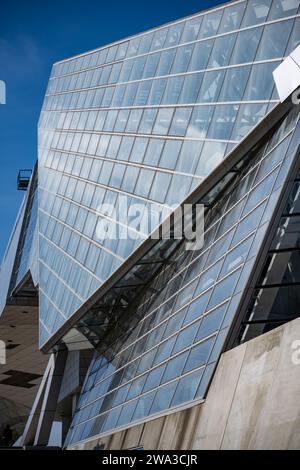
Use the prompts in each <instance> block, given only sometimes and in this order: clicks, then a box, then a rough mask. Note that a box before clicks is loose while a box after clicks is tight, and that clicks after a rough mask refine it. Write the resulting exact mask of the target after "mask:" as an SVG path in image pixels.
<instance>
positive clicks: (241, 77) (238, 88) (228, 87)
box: [219, 66, 270, 101]
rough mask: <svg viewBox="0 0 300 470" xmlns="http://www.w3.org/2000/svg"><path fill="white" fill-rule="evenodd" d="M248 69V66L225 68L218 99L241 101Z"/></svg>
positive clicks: (249, 68)
mask: <svg viewBox="0 0 300 470" xmlns="http://www.w3.org/2000/svg"><path fill="white" fill-rule="evenodd" d="M250 70H251V67H250V66H246V67H237V68H232V69H229V70H227V72H226V77H225V80H224V84H223V87H222V91H221V93H220V97H219V101H241V100H242V97H243V94H244V90H245V87H246V85H247V80H248V77H249V73H250ZM268 87H269V89H270V86H269V85H268Z"/></svg>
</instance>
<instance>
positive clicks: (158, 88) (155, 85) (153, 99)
mask: <svg viewBox="0 0 300 470" xmlns="http://www.w3.org/2000/svg"><path fill="white" fill-rule="evenodd" d="M166 84H167V80H166V79H159V80H153V82H152V88H151V91H150V96H149V100H148V101H149V104H160V103H161V99H162V97H163V94H164V91H165V88H166Z"/></svg>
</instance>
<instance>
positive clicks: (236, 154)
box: [40, 99, 292, 352]
mask: <svg viewBox="0 0 300 470" xmlns="http://www.w3.org/2000/svg"><path fill="white" fill-rule="evenodd" d="M291 107H292V102H291V100H290V99H287V100H286V101H285V102H284V103H278V105H276V106H275V107H274V108H273V109H272V110H271V111H270V112H269V113H268V114H267V115H266V116H265V118H264V119H263V120H262V121H261V122H259V123H258V124H257V126H256V127H254V129H253V130H252V131H251V132H250V133H249V134H248V135H247V136H246V137H245V138H244V139H243V140H242V141H241V142H240V144H238V145H237V146H236V147H235V148H234V149H233V150H232V151H231V152H230V153H229V154H228V155H227V156H226V158H225V160H223V161H222V162H221V163H220V164H219V165H218V166H217V167H216V168H215V169H214V170H213V171H212V172H211V173H210V175H208V176H207V177H206V178H205V179H204V180H203V181H202V182H201V183H200V184H199V185H198V186H197V187H196V188H195V189H194V190H193V191H192V193H191V194H190V195H188V196H187V197H186V198H185V199H184V200H183V201H182V203H181V204H180V206H183V205H184V204H195V203H197V202H199V200H201V199H202V198H203V197H204V196H206V195H207V193H208V192H209V191H210V190H212V189H213V188H214V187H215V186H216V185H217V183H218V182H219V181H220V180H221V179H222V178H223V177H224V176H225V175H226V174H227V173H228V172H229V171H230V170H232V168H233V167H234V166H235V165H236V164H237V163H238V162H239V161H240V160H241V159H242V158H243V156H245V154H246V153H247V152H249V151H250V150H251V149H252V148H253V147H254V146H255V145H256V144H257V143H258V142H259V141H260V139H262V138H263V136H264V135H265V134H266V133H267V132H269V131H270V130H271V129H272V127H273V126H274V125H275V124H276V123H277V122H278V121H279V120H280V119H281V118H282V117H283V116H284V115H285V114H286V112H287V111H288V110H289V109H291ZM172 214H173V212H172V213H171V215H170V219H171V218H172ZM171 220H172V219H171ZM165 223H166V222H165V221H164V222H163V224H161V225H160V226H159V227H158V228H156V229H155V230H154V231H153V232H152V234H150V235H149V237H148V238H146V239H145V240H144V241H143V242H142V243H141V244H140V245H139V246H138V247H137V248H136V250H135V251H134V252H133V253H131V255H129V257H128V258H127V259H126V260H125V261H124V262H123V263H122V264H121V265H120V266H119V267H118V268H117V269H116V270H115V271H114V272H113V273H112V275H111V276H110V277H109V278H108V279H107V280H106V281H105V282H104V283H103V284H102V285H101V286H100V287H99V288H98V289H97V290H96V291H95V292H94V294H92V295H91V296H90V297H89V298H88V299H87V300H86V301H85V302H84V303H83V304H82V305H81V306H80V307H79V309H78V310H77V311H76V312H74V313H73V315H71V316H70V317H69V318H68V319H67V320H66V321H65V323H64V324H63V325H61V327H60V328H59V329H58V330H57V331H56V332H55V333H54V334H53V335H52V336H50V337H49V338H48V340H47V341H46V342H45V343H44V344H43V345H41V346H40V349H41V350H42V351H43V352H48V351H49V350H50V349H51V348H53V347H55V346H56V345H57V344H58V343H59V342H60V341H61V340H62V339H63V336H64V335H65V334H66V333H67V332H68V331H69V330H70V329H71V328H72V327H73V326H75V325H76V323H77V322H78V321H79V320H80V319H81V318H82V317H83V316H84V315H85V314H87V313H88V312H89V310H90V309H91V308H92V307H93V306H94V305H95V304H96V303H97V302H99V300H100V299H102V298H103V296H104V295H105V294H106V293H108V291H109V290H110V289H111V288H113V287H114V286H115V285H116V283H117V282H118V281H120V280H121V279H122V277H123V276H124V275H126V274H127V273H128V272H129V270H130V269H131V268H132V267H133V266H134V265H135V264H136V263H137V262H138V261H139V260H141V258H142V257H143V256H144V255H146V253H148V252H149V250H150V249H151V248H153V247H154V245H155V244H156V243H158V242H159V240H158V239H157V238H156V239H154V237H153V233H157V232H158V231H159V230H160V232H159V233H161V229H162V226H163V225H164V224H165Z"/></svg>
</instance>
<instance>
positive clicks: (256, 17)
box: [242, 0, 272, 27]
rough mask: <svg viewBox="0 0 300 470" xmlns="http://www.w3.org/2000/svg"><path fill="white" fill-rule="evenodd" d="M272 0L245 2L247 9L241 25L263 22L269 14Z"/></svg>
mask: <svg viewBox="0 0 300 470" xmlns="http://www.w3.org/2000/svg"><path fill="white" fill-rule="evenodd" d="M271 4H272V0H251V2H248V4H247V10H246V13H245V16H244V20H243V24H242V26H243V27H246V26H252V25H255V24H258V23H264V21H265V20H266V19H267V16H268V14H269V9H270V6H271Z"/></svg>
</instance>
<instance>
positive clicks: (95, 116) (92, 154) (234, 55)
mask: <svg viewBox="0 0 300 470" xmlns="http://www.w3.org/2000/svg"><path fill="white" fill-rule="evenodd" d="M299 41H300V28H299V1H298V0H278V1H269V0H255V1H238V2H233V3H232V4H226V5H224V6H223V7H219V8H216V9H214V10H211V11H208V12H204V13H200V14H197V15H193V16H192V17H190V18H187V19H184V20H180V21H177V22H174V23H172V24H168V25H166V26H162V27H159V28H157V29H153V30H151V31H149V32H146V33H143V34H140V35H137V36H135V37H132V38H129V39H127V40H123V41H120V42H118V43H115V44H112V45H110V46H107V47H103V48H100V49H97V50H95V51H92V52H89V53H86V54H83V55H81V56H78V57H75V58H72V59H68V60H65V61H63V62H60V63H57V64H55V65H54V66H53V69H52V74H51V78H50V81H49V85H48V89H47V93H46V97H45V100H44V104H43V110H42V113H41V118H40V123H39V276H40V277H39V287H40V344H41V345H45V344H46V343H47V341H48V340H49V339H50V338H51V337H52V335H53V334H54V333H56V332H57V331H58V330H59V329H60V327H61V326H62V325H63V324H64V323H65V322H66V321H67V320H68V319H70V318H71V317H72V315H73V314H74V313H75V312H76V311H77V310H78V308H79V307H80V306H82V304H83V303H84V302H85V301H86V300H87V299H88V298H89V297H90V296H91V294H92V293H93V292H94V291H96V290H97V289H98V288H99V287H100V286H101V285H102V284H103V282H104V281H105V280H107V279H108V278H109V276H110V275H111V274H112V273H113V272H114V271H115V270H116V269H117V268H118V267H119V266H120V265H121V264H122V263H123V262H124V260H126V258H128V256H129V255H130V254H131V253H132V252H133V250H134V249H135V248H136V247H137V246H138V245H139V244H141V243H142V241H143V240H144V239H145V238H146V237H147V236H148V235H149V232H150V231H151V230H150V228H149V229H148V230H147V229H146V230H145V231H144V232H142V231H137V230H135V229H133V228H132V227H130V229H129V230H131V231H132V232H133V233H132V235H133V236H132V237H130V239H127V240H124V239H122V237H121V236H119V237H117V238H116V239H114V240H112V239H107V238H106V239H104V237H101V233H99V222H100V226H102V225H101V224H106V226H108V227H111V226H112V225H113V226H114V227H115V228H116V230H117V231H118V233H119V234H121V233H122V231H123V230H125V229H127V225H126V221H123V220H121V218H120V219H118V220H117V223H113V224H112V222H111V217H110V214H109V213H107V211H106V210H105V209H104V207H105V205H107V204H110V205H113V206H117V205H118V203H119V201H120V198H121V196H123V195H126V196H128V204H133V203H138V204H140V205H142V206H143V207H144V208H145V209H148V208H149V207H150V205H151V203H155V207H156V209H155V210H156V211H157V213H158V221H160V220H161V217H162V215H161V214H162V211H163V209H164V208H166V207H171V206H172V205H174V204H178V203H180V202H181V201H182V200H183V199H184V197H185V196H187V195H188V194H189V192H190V191H191V190H192V189H193V188H195V187H196V186H197V185H199V184H200V183H201V182H202V181H203V179H204V178H205V177H207V176H208V175H209V173H210V172H211V171H212V170H213V169H214V168H215V167H216V166H217V165H218V164H219V163H220V162H222V160H223V159H224V158H225V157H226V155H227V154H228V152H229V151H230V150H231V149H232V147H233V146H235V145H236V144H237V143H238V142H239V141H240V140H241V139H243V137H244V136H245V135H246V134H247V133H248V132H249V131H250V130H251V129H252V128H253V127H254V126H255V125H256V124H257V123H258V122H259V121H260V120H261V119H262V118H263V116H264V115H265V114H266V113H267V112H268V110H270V109H271V108H272V107H273V106H274V105H275V104H276V103H277V101H278V97H277V94H276V90H275V89H274V82H273V78H272V72H273V70H274V69H275V68H276V67H277V66H278V65H279V63H280V62H281V61H282V59H283V57H285V56H286V55H287V54H288V53H289V52H291V51H292V50H293V49H295V47H296V46H297V45H298V44H299ZM273 177H275V176H273ZM268 181H269V180H268ZM269 184H270V185H271V183H269ZM249 204H250V202H249ZM253 204H254V203H253ZM249 207H250V206H249ZM260 210H261V211H262V210H263V206H261V208H260V209H259V208H258V209H257V211H258V213H259V211H260ZM255 214H256V213H255ZM253 217H254V219H255V218H256V215H253ZM247 223H248V222H245V223H244V225H245V226H246V225H247ZM250 223H251V215H250V214H249V224H250ZM151 228H153V227H151ZM242 230H243V225H241V228H240V231H241V233H240V235H237V238H236V239H235V241H236V243H238V237H242V235H243V232H242ZM100 232H101V231H100ZM212 275H213V276H215V275H216V272H215V273H213V274H212ZM237 276H238V272H236V273H232V274H231V275H228V280H227V281H226V282H228V285H229V284H230V283H231V282H233V281H234V279H235V278H236V277H237ZM222 282H223V281H222ZM224 282H225V280H224ZM215 296H216V298H214V296H213V298H212V300H211V302H215V303H217V302H218V301H219V300H220V299H219V298H218V295H217V294H215ZM211 305H213V304H211ZM209 344H210V343H209ZM165 354H166V355H167V356H168V352H165ZM169 354H170V352H169ZM187 370H189V369H187ZM168 386H169V385H168ZM195 387H196V385H195ZM178 393H179V392H178ZM168 406H169V405H166V407H168ZM149 412H150V410H149ZM152 412H154V411H153V410H152V411H151V413H152ZM122 419H124V420H125V421H126V419H127V418H126V419H125V417H124V418H122ZM125 421H124V422H125Z"/></svg>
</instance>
